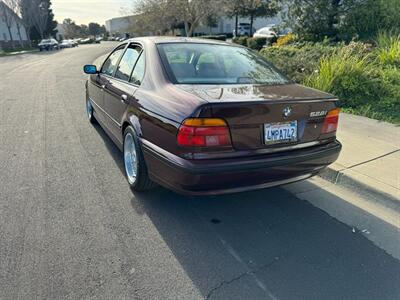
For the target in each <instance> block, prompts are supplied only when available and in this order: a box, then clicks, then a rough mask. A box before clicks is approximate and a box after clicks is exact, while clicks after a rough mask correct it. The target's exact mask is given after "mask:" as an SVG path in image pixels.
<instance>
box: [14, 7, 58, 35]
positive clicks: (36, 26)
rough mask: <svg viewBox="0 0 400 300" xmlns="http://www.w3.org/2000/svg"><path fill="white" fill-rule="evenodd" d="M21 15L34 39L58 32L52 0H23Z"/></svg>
mask: <svg viewBox="0 0 400 300" xmlns="http://www.w3.org/2000/svg"><path fill="white" fill-rule="evenodd" d="M21 16H22V19H23V20H24V23H25V24H26V26H27V27H29V29H27V30H28V32H29V34H30V37H31V39H32V40H38V39H43V38H45V37H49V36H54V34H55V33H56V32H57V31H56V29H55V28H56V27H57V22H56V21H55V20H54V14H53V11H52V9H51V1H50V0H21Z"/></svg>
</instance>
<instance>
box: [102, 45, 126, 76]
mask: <svg viewBox="0 0 400 300" xmlns="http://www.w3.org/2000/svg"><path fill="white" fill-rule="evenodd" d="M124 49H125V45H122V46H120V47H118V48H117V49H116V50H115V51H114V52H113V53H111V55H110V56H109V57H108V58H107V59H106V61H105V62H104V64H103V67H102V68H101V73H103V74H106V75H109V76H113V75H114V72H115V69H116V68H117V64H118V60H119V58H120V56H121V54H122V52H123V51H124Z"/></svg>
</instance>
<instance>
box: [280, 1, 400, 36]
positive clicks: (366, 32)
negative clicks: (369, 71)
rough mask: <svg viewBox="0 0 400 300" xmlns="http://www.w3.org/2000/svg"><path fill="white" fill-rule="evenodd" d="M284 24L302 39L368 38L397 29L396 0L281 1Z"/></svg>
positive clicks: (398, 5)
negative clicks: (283, 9)
mask: <svg viewBox="0 0 400 300" xmlns="http://www.w3.org/2000/svg"><path fill="white" fill-rule="evenodd" d="M283 2H284V3H285V5H286V6H287V7H288V11H287V15H286V17H285V19H286V24H288V26H289V27H291V28H292V29H293V30H294V32H295V33H297V34H298V35H299V36H300V37H302V38H303V39H309V40H323V39H324V38H325V37H328V38H330V39H332V40H347V41H348V40H351V39H353V38H361V39H371V38H373V37H374V36H375V35H376V33H377V32H378V31H379V30H388V31H391V30H399V29H398V28H399V27H400V1H399V0H283Z"/></svg>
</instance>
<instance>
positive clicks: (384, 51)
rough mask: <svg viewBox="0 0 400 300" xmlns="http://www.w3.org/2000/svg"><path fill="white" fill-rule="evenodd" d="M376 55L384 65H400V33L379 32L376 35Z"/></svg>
mask: <svg viewBox="0 0 400 300" xmlns="http://www.w3.org/2000/svg"><path fill="white" fill-rule="evenodd" d="M376 42H377V45H378V48H377V56H378V59H379V60H380V62H381V63H382V64H384V65H394V66H399V67H400V35H390V34H389V33H387V32H380V33H379V34H378V37H377V40H376Z"/></svg>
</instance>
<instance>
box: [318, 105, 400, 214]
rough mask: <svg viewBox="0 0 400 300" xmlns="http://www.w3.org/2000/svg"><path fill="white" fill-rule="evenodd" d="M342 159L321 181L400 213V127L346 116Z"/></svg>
mask: <svg viewBox="0 0 400 300" xmlns="http://www.w3.org/2000/svg"><path fill="white" fill-rule="evenodd" d="M337 136H338V140H339V141H340V142H341V143H342V144H343V149H342V153H341V154H340V157H339V159H338V160H337V161H336V162H335V163H334V164H332V165H331V166H330V167H329V168H328V169H327V170H326V171H325V172H324V173H322V174H321V177H323V178H324V179H327V180H329V181H331V182H333V183H335V184H338V185H341V186H344V187H346V188H349V189H351V190H352V191H354V192H357V193H359V194H362V195H363V196H367V197H368V198H369V199H373V200H374V201H377V202H380V203H381V204H383V205H384V206H388V207H390V208H391V209H395V210H397V211H400V127H398V126H395V125H393V124H389V123H385V122H379V121H376V120H372V119H369V118H365V117H360V116H354V115H350V114H345V113H342V114H341V115H340V120H339V129H338V132H337Z"/></svg>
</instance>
